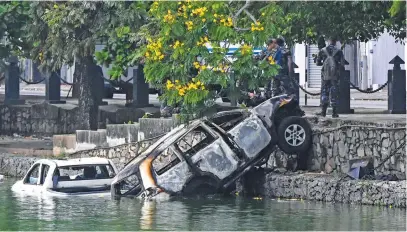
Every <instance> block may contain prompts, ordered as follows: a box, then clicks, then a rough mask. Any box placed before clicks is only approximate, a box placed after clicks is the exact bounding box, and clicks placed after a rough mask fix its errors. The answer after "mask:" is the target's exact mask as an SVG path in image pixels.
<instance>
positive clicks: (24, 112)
mask: <svg viewBox="0 0 407 232" xmlns="http://www.w3.org/2000/svg"><path fill="white" fill-rule="evenodd" d="M147 112H148V113H151V114H152V115H153V116H154V117H158V116H159V109H156V108H153V107H146V108H129V107H119V106H116V105H104V106H99V126H100V128H106V124H123V123H128V122H130V121H131V122H137V121H138V119H139V118H141V117H143V115H144V114H145V113H147ZM78 117H79V116H78V107H77V106H76V105H71V104H60V105H52V104H48V103H46V102H44V103H40V104H34V105H0V134H1V135H12V134H14V133H16V134H19V135H27V136H30V135H36V136H52V135H54V134H73V133H75V130H76V129H77V128H76V126H77V125H76V122H77V121H79V120H81V118H78Z"/></svg>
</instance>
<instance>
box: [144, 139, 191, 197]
mask: <svg viewBox="0 0 407 232" xmlns="http://www.w3.org/2000/svg"><path fill="white" fill-rule="evenodd" d="M152 169H153V172H154V176H155V179H156V182H157V185H158V186H159V187H161V188H163V189H164V190H165V191H168V192H174V193H175V192H180V191H181V190H182V188H183V186H184V185H185V183H186V182H187V180H188V179H190V178H191V176H192V175H193V173H192V171H191V168H190V166H189V165H188V163H187V162H186V161H185V159H184V157H182V156H181V155H180V154H179V152H178V151H177V150H176V149H175V147H174V145H173V144H171V145H170V146H168V147H167V148H165V149H163V150H162V151H161V152H160V154H159V155H158V156H156V157H155V158H154V159H153V161H152ZM143 184H144V181H143ZM144 187H146V186H144Z"/></svg>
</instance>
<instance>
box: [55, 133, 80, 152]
mask: <svg viewBox="0 0 407 232" xmlns="http://www.w3.org/2000/svg"><path fill="white" fill-rule="evenodd" d="M52 142H53V146H54V148H53V154H54V155H61V154H70V153H73V152H75V149H76V135H54V136H53V138H52Z"/></svg>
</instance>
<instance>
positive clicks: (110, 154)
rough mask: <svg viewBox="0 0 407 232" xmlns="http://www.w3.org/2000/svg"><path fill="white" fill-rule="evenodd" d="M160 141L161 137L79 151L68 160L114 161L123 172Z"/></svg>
mask: <svg viewBox="0 0 407 232" xmlns="http://www.w3.org/2000/svg"><path fill="white" fill-rule="evenodd" d="M158 139H159V137H154V138H150V139H146V140H143V141H139V142H135V143H129V144H123V145H119V146H115V147H108V148H98V149H91V150H84V151H78V152H75V153H73V154H70V155H69V156H68V158H81V157H101V158H108V159H111V160H112V161H113V163H114V164H115V165H116V167H117V168H118V169H119V170H121V169H122V168H123V167H124V166H125V165H126V164H127V163H128V162H130V161H131V160H132V159H134V158H135V157H137V155H138V154H140V153H141V152H143V151H144V150H145V149H147V148H148V147H149V146H150V145H151V144H153V143H154V142H155V141H157V140H158Z"/></svg>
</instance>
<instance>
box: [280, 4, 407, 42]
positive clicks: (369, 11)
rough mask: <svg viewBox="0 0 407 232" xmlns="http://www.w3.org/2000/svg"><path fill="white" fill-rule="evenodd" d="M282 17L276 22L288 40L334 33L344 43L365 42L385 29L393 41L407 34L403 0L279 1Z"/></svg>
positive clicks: (309, 40) (315, 39)
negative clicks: (391, 0)
mask: <svg viewBox="0 0 407 232" xmlns="http://www.w3.org/2000/svg"><path fill="white" fill-rule="evenodd" d="M279 5H280V6H281V7H282V9H283V11H284V15H285V16H286V17H285V20H284V21H282V22H283V23H282V24H280V25H279V29H280V30H281V33H282V34H283V35H284V36H285V38H286V39H287V40H288V42H289V43H290V44H294V43H299V42H307V43H316V42H317V40H318V38H319V37H320V36H325V37H330V36H335V37H337V38H339V39H340V40H341V41H342V42H344V43H346V42H349V41H352V40H359V41H362V42H366V41H368V40H370V39H375V38H377V37H379V36H380V34H382V33H383V32H384V30H388V31H389V33H390V34H391V35H393V36H394V37H395V38H396V41H402V40H404V38H405V37H406V31H405V27H406V19H405V1H395V2H390V1H326V2H324V1H301V2H295V3H294V4H293V3H291V2H290V3H288V2H280V3H279Z"/></svg>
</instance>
